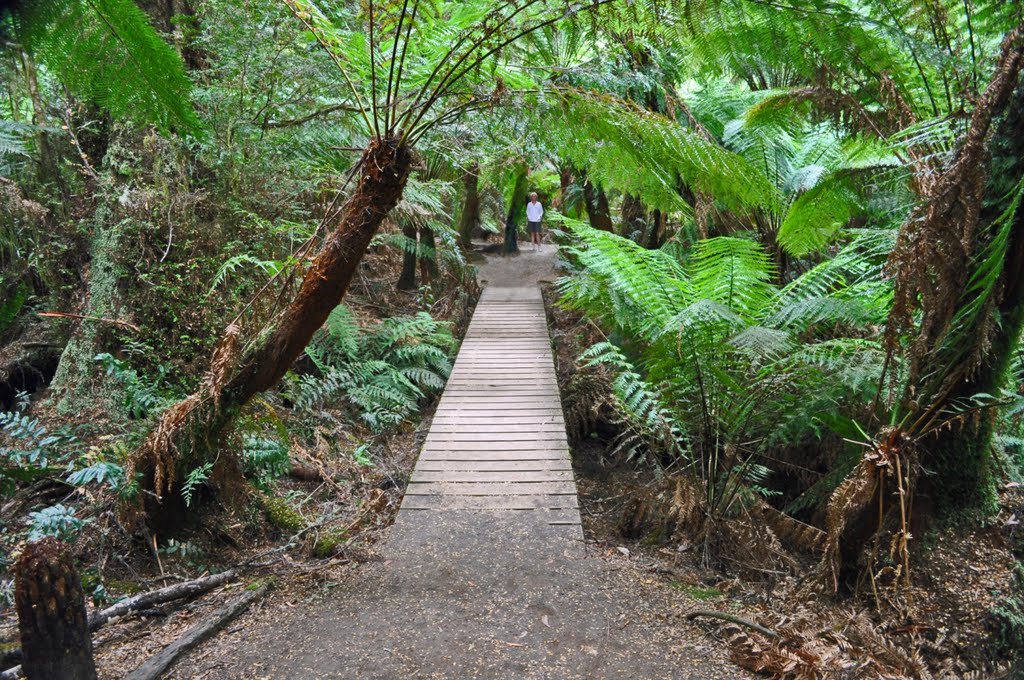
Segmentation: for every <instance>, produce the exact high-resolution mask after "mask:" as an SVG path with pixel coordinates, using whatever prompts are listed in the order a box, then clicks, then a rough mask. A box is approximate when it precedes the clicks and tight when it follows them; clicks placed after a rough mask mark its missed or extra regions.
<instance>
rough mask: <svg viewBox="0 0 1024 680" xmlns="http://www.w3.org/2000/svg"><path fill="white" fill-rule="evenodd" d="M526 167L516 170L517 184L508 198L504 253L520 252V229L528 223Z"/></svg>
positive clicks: (514, 184) (513, 186)
mask: <svg viewBox="0 0 1024 680" xmlns="http://www.w3.org/2000/svg"><path fill="white" fill-rule="evenodd" d="M526 172H527V171H526V166H521V167H519V168H517V169H516V176H515V182H514V183H513V184H512V191H511V192H510V194H509V198H508V209H507V211H506V213H505V244H504V247H503V248H502V252H504V253H518V252H519V229H520V227H522V226H523V224H525V223H526V192H527V186H526Z"/></svg>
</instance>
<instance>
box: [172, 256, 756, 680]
mask: <svg viewBox="0 0 1024 680" xmlns="http://www.w3.org/2000/svg"><path fill="white" fill-rule="evenodd" d="M554 261H555V249H554V247H553V246H545V247H544V250H542V251H541V252H532V251H529V250H527V251H526V252H524V253H522V254H520V255H519V256H513V257H508V258H491V259H490V260H489V261H488V262H486V263H485V264H484V265H483V266H482V267H481V268H480V278H481V279H482V280H484V281H486V283H485V285H487V284H490V285H491V286H495V285H497V284H505V285H514V286H529V285H531V284H532V285H536V283H537V282H538V281H541V280H545V279H547V280H551V278H552V277H553V276H554V275H555V274H554V271H553V265H554ZM520 290H521V289H520ZM503 294H504V293H502V292H500V291H498V290H497V289H496V288H493V287H492V288H491V291H489V292H487V293H485V295H484V298H483V300H482V302H481V305H479V306H478V307H477V313H478V314H480V315H481V318H482V319H484V318H485V317H486V320H484V321H481V323H483V325H482V326H479V324H478V326H479V327H478V328H477V331H476V332H477V336H479V337H476V336H474V337H476V339H477V340H480V339H481V338H484V337H485V336H487V337H492V336H494V335H495V333H496V334H497V338H498V339H497V342H499V343H507V342H508V341H507V340H506V339H505V336H506V331H507V330H508V329H509V328H512V326H515V328H520V327H525V325H524V324H527V323H528V322H527V321H525V319H527V317H528V316H530V314H532V315H533V316H536V313H535V312H536V311H537V310H540V312H541V315H542V314H543V308H542V306H541V305H540V303H539V295H537V296H535V297H536V298H537V300H536V302H537V304H536V305H535V306H536V307H537V310H533V308H532V307H531V308H530V309H528V310H526V311H523V312H521V314H522V315H524V316H523V319H524V320H522V321H515V320H512V321H508V320H507V319H508V310H507V309H506V310H503V311H501V313H499V314H496V315H494V314H491V312H489V311H488V309H490V307H488V305H487V304H484V303H485V302H486V301H488V300H491V299H492V298H495V299H498V298H500V297H501V296H502V295H503ZM527 297H530V298H531V299H532V297H533V296H527ZM517 299H518V298H517ZM519 305H522V303H520V302H515V303H514V304H513V306H519ZM491 307H494V305H491ZM531 310H532V312H531ZM489 314H491V315H490V316H488V315H489ZM541 318H542V317H541ZM509 324H511V325H509ZM516 324H519V325H516ZM495 325H498V326H502V328H501V329H499V331H494V329H493V328H492V327H496V326H495ZM506 326H507V327H508V328H506ZM539 328H540V330H539V334H538V339H537V341H536V345H537V348H536V349H537V352H539V354H538V356H546V361H547V362H550V360H551V355H550V348H549V344H548V340H547V333H546V330H545V328H544V326H543V325H541V326H540V327H539ZM473 330H474V327H473V326H471V328H470V334H469V335H472V333H473ZM513 330H514V329H513ZM510 332H511V331H510ZM488 334H490V335H488ZM469 335H468V336H467V338H468V339H467V343H466V344H464V346H463V347H464V348H463V351H466V349H465V348H466V347H470V348H472V347H475V345H473V344H472V343H471V342H469V340H470V339H471V338H469ZM478 349H479V348H478ZM485 349H486V350H487V351H488V352H490V353H491V354H493V357H492V358H491V359H489V360H488V361H496V362H497V361H503V362H504V365H507V366H509V370H508V371H506V373H507V374H508V375H502V374H501V373H499V374H495V372H493V371H492V370H490V365H489V363H488V361H484V362H483V363H481V360H480V357H479V356H474V357H469V361H468V362H465V366H463V368H462V369H461V370H462V372H461V373H459V374H458V375H455V374H453V377H452V379H451V381H450V382H449V390H451V391H452V394H449V390H446V393H445V397H443V398H442V403H441V406H440V407H439V409H438V413H437V415H436V416H435V420H434V422H433V423H432V426H431V433H432V435H434V433H435V432H436V433H438V434H436V436H434V438H433V439H431V438H430V437H428V440H427V444H426V446H425V447H424V452H423V454H422V456H423V457H424V460H425V461H427V462H428V463H429V464H428V465H423V464H422V463H421V465H420V466H419V467H417V473H416V474H418V475H420V477H419V479H420V480H422V481H418V482H414V483H413V485H412V486H411V489H412V490H411V491H410V492H409V495H408V496H407V499H406V504H405V505H404V506H403V510H402V512H400V513H399V515H398V518H397V520H396V522H395V524H394V526H392V528H391V530H390V533H389V535H388V537H387V539H386V540H385V541H384V543H383V544H382V545H380V546H379V548H378V550H379V552H378V554H377V555H374V556H372V557H371V558H370V559H369V560H367V561H364V562H363V563H362V564H360V565H358V566H343V565H335V566H333V567H331V566H328V567H327V569H326V570H325V571H324V572H323V573H322V574H320V575H319V576H318V577H316V578H312V579H311V578H306V579H304V580H297V581H296V582H295V583H292V584H286V585H285V586H284V587H283V588H282V590H281V591H279V592H278V593H277V594H276V595H274V596H272V597H271V598H270V599H269V600H268V601H267V602H266V604H265V605H264V606H263V607H262V608H261V609H258V610H255V611H253V612H250V613H249V614H247V615H245V617H244V618H242V619H240V621H239V622H237V623H236V624H235V626H234V627H233V628H231V629H230V630H229V631H228V633H226V634H224V635H221V636H220V637H219V638H217V639H216V640H215V641H213V642H211V643H210V644H209V645H208V647H207V648H206V649H204V650H202V651H201V652H200V653H197V654H195V655H194V656H193V657H192V658H190V659H188V660H186V661H184V662H183V663H182V664H181V665H179V667H178V668H177V669H176V670H175V671H174V672H173V673H172V677H179V678H283V677H287V678H327V677H366V678H406V677H423V678H558V679H562V678H701V679H711V678H738V677H745V674H744V673H743V672H742V671H740V670H739V669H738V668H736V667H735V666H732V665H731V664H730V663H728V662H727V661H726V660H725V658H724V648H723V647H722V646H721V645H720V643H718V642H716V641H712V640H708V639H706V638H705V637H704V635H703V633H702V632H701V631H700V630H699V629H697V628H694V627H693V626H692V625H689V624H686V623H684V622H683V620H682V614H683V613H684V612H685V610H688V609H691V608H696V605H697V603H696V602H693V601H689V600H687V598H686V596H685V595H684V594H683V593H679V592H676V591H673V590H671V589H670V588H668V587H666V586H664V585H660V581H659V580H657V579H655V578H652V577H650V576H647V575H645V574H644V572H643V571H642V570H639V569H637V568H636V565H635V564H634V563H632V562H630V561H629V559H628V556H624V555H623V553H620V552H618V551H615V550H612V551H608V550H603V549H598V548H596V547H594V546H593V545H590V544H588V543H586V542H585V541H583V540H581V533H580V525H579V515H578V513H577V511H576V510H575V507H576V503H575V498H576V496H575V493H574V492H575V485H574V484H573V482H572V476H571V472H570V471H569V470H568V469H567V465H561V466H559V471H560V472H561V477H559V480H558V481H554V482H551V481H544V482H535V481H533V480H526V479H525V478H524V479H522V480H521V479H518V478H515V479H513V477H515V476H516V475H520V476H521V475H522V474H523V472H522V471H523V470H524V468H523V465H524V464H532V465H539V464H541V463H543V465H544V466H545V467H544V468H542V469H540V472H538V471H537V470H533V468H530V470H531V472H530V474H534V475H535V474H547V475H550V474H552V473H551V471H550V470H549V469H548V468H551V467H552V465H553V463H558V462H559V460H556V456H554V455H553V454H552V453H551V451H550V450H549V451H541V449H542V448H547V449H551V450H553V448H554V445H555V444H557V446H558V449H559V451H558V456H564V454H563V453H562V451H567V449H568V447H567V445H566V444H565V443H564V442H565V432H564V425H562V424H561V423H562V421H561V415H560V412H559V416H558V418H557V423H556V424H557V425H558V427H557V428H556V427H554V426H553V425H552V422H554V421H552V422H547V421H545V425H544V427H540V428H535V429H536V430H537V431H536V432H534V430H533V429H529V428H525V427H524V426H523V424H522V423H515V424H512V425H506V424H501V423H500V418H499V417H498V416H495V417H494V421H495V424H494V427H493V428H491V429H492V430H493V432H491V431H487V432H478V431H477V429H478V424H476V423H475V421H476V420H478V419H479V418H480V417H481V416H480V414H481V413H492V414H493V413H498V414H500V413H502V412H503V411H502V410H501V409H498V410H497V411H494V410H488V409H487V408H485V406H486V405H487V404H490V403H492V402H493V400H494V399H496V398H497V399H506V400H508V399H510V398H511V397H510V396H509V395H510V394H511V392H517V393H518V392H519V391H523V390H525V391H523V394H527V393H529V394H530V395H533V394H534V393H535V392H536V390H537V389H538V388H539V386H541V385H543V386H544V389H551V390H553V391H552V392H551V394H550V395H549V396H546V397H545V399H547V400H549V401H550V402H551V403H553V404H556V405H557V404H558V398H557V386H556V384H555V382H554V379H553V373H551V377H550V380H549V381H545V380H541V381H540V382H537V383H536V385H533V386H531V385H528V384H527V382H529V379H530V378H529V375H532V373H530V371H532V370H534V369H526V368H524V369H523V370H522V371H520V373H522V375H523V376H526V377H523V378H522V380H517V379H516V378H515V375H513V374H514V373H516V369H515V368H514V366H513V364H514V363H515V359H514V358H512V359H509V358H507V357H505V358H503V357H502V355H501V351H500V348H498V349H497V350H495V349H494V348H493V347H488V348H485ZM481 351H483V350H481ZM477 354H479V352H477ZM461 361H462V355H461V354H460V362H461ZM523 361H526V360H525V359H524V360H523ZM530 361H531V362H533V363H534V364H535V365H536V364H537V362H538V361H539V360H538V359H537V358H536V357H533V356H532V355H531V357H530ZM525 365H526V364H524V366H525ZM459 366H460V364H459V363H458V362H457V363H456V370H457V371H458V370H460V369H459ZM548 368H550V367H548ZM528 373H529V375H527V374H528ZM545 375H547V374H545ZM531 384H532V383H531ZM467 390H468V391H467ZM503 390H504V391H503ZM498 393H500V394H501V395H502V396H499V397H495V394H498ZM446 404H447V410H446V408H445V405H446ZM517 408H521V407H517ZM453 409H454V410H453ZM463 410H465V411H466V412H467V413H466V414H463V415H465V416H466V418H467V419H468V420H467V421H466V423H469V424H464V423H462V421H461V420H460V418H461V416H459V417H455V418H454V419H453V417H448V418H447V419H446V417H445V413H448V415H449V416H452V414H453V413H455V412H456V411H458V412H461V411H463ZM456 415H457V414H456ZM471 416H472V417H471ZM484 417H487V418H489V417H491V416H484ZM470 421H473V422H472V423H470ZM466 427H470V428H471V429H473V428H477V429H474V430H473V432H471V433H469V432H468V430H467V431H466V432H463V430H464V429H466ZM556 430H560V433H559V432H556ZM504 431H507V434H502V432H504ZM467 433H468V434H467ZM470 435H472V436H470ZM534 435H536V436H534ZM556 435H557V441H555V440H556ZM534 440H537V441H534ZM553 442H554V443H553ZM542 444H543V446H542ZM542 459H543V460H542ZM549 459H550V460H549ZM552 461H553V462H552ZM567 462H568V459H567V458H566V459H565V463H567ZM467 465H469V467H468V468H467V467H466V466H467ZM456 468H457V470H458V471H459V475H461V477H460V478H459V479H457V480H456V479H452V480H447V481H445V482H444V483H443V484H437V483H435V477H434V474H435V472H441V473H443V474H450V472H449V471H450V470H455V469H456ZM425 473H427V474H425ZM467 475H468V477H467ZM427 477H429V480H427V479H426V478H427ZM484 477H486V481H481V480H483V479H484ZM496 477H500V479H499V483H494V482H493V478H496ZM414 479H417V478H415V477H414ZM565 480H568V481H565ZM477 482H481V483H480V484H479V487H480V489H481V490H479V492H477V491H467V490H466V489H467V487H468V486H470V485H473V484H476V483H477ZM517 484H525V485H528V486H529V489H531V490H532V489H533V487H535V486H540V485H544V484H547V485H549V486H551V487H552V488H551V489H548V488H547V487H545V488H544V489H543V490H540V491H537V492H536V493H534V492H533V491H529V490H524V489H526V487H525V486H520V487H518V488H517V487H516V485H517ZM417 486H418V487H419V488H418V489H417V488H416V487H417ZM499 486H501V488H500V489H499V488H498V487H499ZM569 486H571V487H572V488H571V489H569V488H567V487H569ZM555 487H558V488H557V490H556V489H555ZM483 489H486V491H484V490H483ZM542 491H543V493H555V492H556V491H557V493H562V494H571V497H570V496H568V495H565V496H560V497H558V498H560V499H561V500H559V503H560V504H561V505H559V508H560V510H559V511H558V513H560V514H559V515H558V518H557V519H558V521H554V520H553V519H552V517H554V513H555V511H552V510H549V509H548V506H549V505H550V502H548V500H550V499H551V498H553V496H546V497H545V496H540V495H537V494H539V493H541V492H542ZM524 494H526V495H524ZM530 494H533V495H530ZM410 498H412V499H413V500H412V501H410ZM510 498H513V499H515V498H518V499H520V500H521V499H523V498H528V499H533V500H537V499H541V500H544V499H545V498H547V499H548V500H544V502H543V503H534V502H533V500H531V501H530V502H529V503H527V504H526V505H524V504H523V502H517V503H510V502H506V501H507V500H508V499H510ZM467 499H470V500H472V502H469V501H467ZM567 500H571V501H572V503H571V504H569V505H566V501H567ZM527 506H529V508H530V509H527ZM563 506H564V507H563ZM477 508H487V509H484V510H481V509H477ZM538 508H540V510H539V511H538ZM565 508H569V510H568V511H567V510H566V509H565ZM570 514H571V515H572V516H573V517H575V519H574V521H571V522H570V521H567V518H568V515H570ZM569 519H571V518H569ZM300 582H301V585H300Z"/></svg>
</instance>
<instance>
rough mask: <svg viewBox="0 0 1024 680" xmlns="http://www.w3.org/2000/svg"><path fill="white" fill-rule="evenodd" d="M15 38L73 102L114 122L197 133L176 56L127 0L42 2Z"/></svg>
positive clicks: (24, 20) (188, 86)
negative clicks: (100, 110)
mask: <svg viewBox="0 0 1024 680" xmlns="http://www.w3.org/2000/svg"><path fill="white" fill-rule="evenodd" d="M21 28H22V38H23V40H24V42H25V45H26V46H27V47H28V48H29V49H30V50H31V51H32V52H34V53H35V54H36V56H37V58H39V59H40V60H41V61H43V62H44V63H45V64H46V66H47V67H48V68H49V69H51V70H52V71H53V72H54V73H55V74H57V75H58V77H59V78H60V79H61V80H62V82H63V83H64V85H65V86H66V87H68V89H69V90H70V91H71V92H72V93H74V94H75V95H77V96H79V97H80V98H82V99H84V100H87V101H92V102H96V103H97V104H99V105H101V106H102V107H104V108H106V109H107V110H108V111H110V113H111V114H113V116H114V117H115V118H121V119H130V120H133V121H135V122H139V123H156V124H157V125H158V126H160V127H161V128H164V129H171V128H176V129H178V130H181V131H186V132H198V131H199V129H200V128H199V123H198V120H197V119H196V116H195V113H194V112H193V110H192V107H191V103H190V90H191V84H190V83H189V81H188V78H187V77H186V75H185V70H184V67H183V65H182V63H181V58H180V57H179V56H178V53H177V52H176V51H175V50H174V49H173V48H171V47H170V46H169V45H167V44H166V43H165V42H164V41H163V40H162V39H161V38H160V36H158V35H157V33H156V31H154V30H153V28H152V27H151V26H150V25H149V21H148V19H147V17H146V15H145V13H143V12H142V10H140V9H139V8H138V6H137V5H136V4H135V3H134V2H132V1H131V0H66V1H65V0H41V1H39V2H33V3H32V4H31V6H30V9H29V10H28V11H26V12H25V13H24V16H23V18H22V27H21Z"/></svg>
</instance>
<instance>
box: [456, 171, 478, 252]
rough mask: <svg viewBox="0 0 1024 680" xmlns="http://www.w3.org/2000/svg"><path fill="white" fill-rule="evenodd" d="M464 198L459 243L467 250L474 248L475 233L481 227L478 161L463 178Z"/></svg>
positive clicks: (459, 227) (460, 218) (460, 217)
mask: <svg viewBox="0 0 1024 680" xmlns="http://www.w3.org/2000/svg"><path fill="white" fill-rule="evenodd" d="M462 186H463V193H464V198H463V202H462V214H461V215H460V216H459V226H458V232H459V241H460V242H461V243H462V247H463V248H464V249H466V250H469V249H470V248H472V246H473V243H472V239H473V231H474V230H475V229H476V228H477V227H478V226H479V225H480V166H479V165H478V164H477V162H476V161H473V163H472V164H471V165H470V166H469V168H468V169H467V170H466V173H465V174H464V175H463V176H462Z"/></svg>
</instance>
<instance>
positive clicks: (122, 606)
mask: <svg viewBox="0 0 1024 680" xmlns="http://www.w3.org/2000/svg"><path fill="white" fill-rule="evenodd" d="M237 576H238V574H237V573H236V572H235V570H234V569H229V570H228V571H224V572H221V573H219V574H211V575H210V576H203V577H202V578H197V579H195V580H192V581H185V582H184V583H176V584H174V585H173V586H167V587H166V588H160V589H159V590H153V591H150V592H148V593H140V594H139V595H135V596H134V597H129V598H126V599H124V600H121V601H120V602H118V603H117V604H115V605H112V606H110V607H107V608H106V609H104V610H103V611H100V612H96V613H94V614H93V615H92V616H90V617H89V630H96V629H97V628H99V627H100V626H102V625H103V624H105V623H107V622H108V621H110V620H111V619H116V618H117V617H119V616H124V615H125V614H127V613H129V612H132V611H136V610H138V609H147V608H149V607H152V606H153V605H155V604H162V603H164V602H170V601H171V600H178V599H181V598H183V597H192V596H193V595H199V594H201V593H205V592H207V591H210V590H213V589H214V588H216V587H218V586H222V585H224V584H225V583H229V582H231V581H234V580H235V578H236V577H237Z"/></svg>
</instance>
